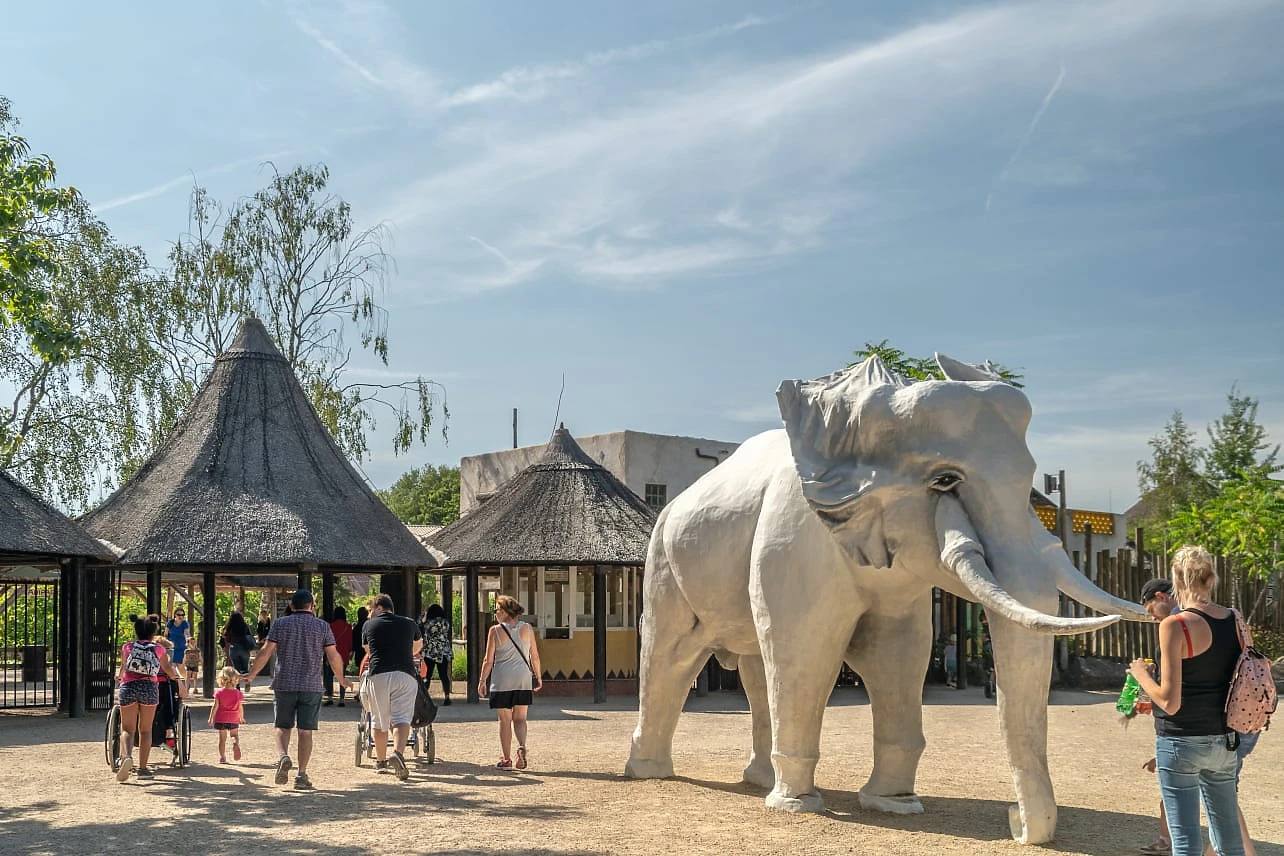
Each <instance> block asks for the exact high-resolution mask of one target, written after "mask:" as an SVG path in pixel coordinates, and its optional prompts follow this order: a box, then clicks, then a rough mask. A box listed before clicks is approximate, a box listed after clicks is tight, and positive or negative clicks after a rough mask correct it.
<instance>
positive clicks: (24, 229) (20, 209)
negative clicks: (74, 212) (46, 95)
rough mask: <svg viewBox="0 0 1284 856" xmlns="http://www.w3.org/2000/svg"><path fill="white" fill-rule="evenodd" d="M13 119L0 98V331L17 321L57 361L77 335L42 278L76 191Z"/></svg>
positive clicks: (52, 263)
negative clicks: (60, 178) (56, 308)
mask: <svg viewBox="0 0 1284 856" xmlns="http://www.w3.org/2000/svg"><path fill="white" fill-rule="evenodd" d="M17 124H18V123H17V120H16V119H14V117H13V115H12V113H11V106H10V102H9V100H8V99H6V98H4V97H0V331H3V330H4V328H8V327H10V326H16V327H18V328H20V329H21V331H22V335H23V337H24V338H25V339H26V340H27V341H28V342H29V343H30V350H31V352H32V353H33V354H35V355H36V356H37V357H38V358H39V359H41V360H45V361H52V362H62V361H65V360H66V359H67V358H68V354H69V351H70V350H71V349H72V348H74V347H75V346H76V344H77V343H78V341H79V339H78V337H77V335H76V330H75V329H74V328H71V327H68V326H67V325H66V323H65V322H64V321H63V319H60V318H59V317H58V316H57V314H56V313H55V312H54V311H53V310H52V307H51V306H50V303H51V295H50V293H49V289H48V287H47V285H46V281H47V279H48V278H49V277H50V276H52V275H54V274H55V273H56V272H57V266H58V258H57V256H58V253H57V245H58V243H59V241H60V238H61V236H60V234H59V231H58V228H57V224H58V223H59V221H60V219H61V217H62V215H63V214H65V213H66V212H68V211H69V210H71V209H72V208H74V207H76V206H77V205H78V204H79V203H80V196H79V194H78V193H77V192H76V190H75V188H72V187H58V186H57V185H56V183H55V182H56V179H57V170H56V169H54V163H53V160H52V159H51V158H49V157H48V156H46V155H35V156H33V155H32V154H31V146H30V144H29V143H28V142H27V140H26V139H25V138H24V137H20V136H18V135H17V134H16V133H14V131H15V129H16V127H17Z"/></svg>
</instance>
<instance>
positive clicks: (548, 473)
mask: <svg viewBox="0 0 1284 856" xmlns="http://www.w3.org/2000/svg"><path fill="white" fill-rule="evenodd" d="M655 518H656V515H655V512H654V511H652V510H651V508H650V507H649V506H647V504H646V503H645V502H643V501H642V499H641V498H640V497H639V496H638V495H637V494H636V493H634V492H633V491H631V490H629V488H628V487H626V486H625V484H624V483H623V482H621V481H620V480H619V479H618V478H616V477H615V476H614V475H613V474H612V473H611V472H610V471H609V470H608V469H606V467H604V466H602V465H601V464H599V463H597V462H596V461H594V460H593V459H592V458H590V457H589V456H588V455H587V454H585V453H584V450H583V449H581V448H580V446H579V444H578V443H576V442H575V439H574V438H573V437H571V434H570V432H569V431H567V430H566V427H565V426H559V427H558V429H557V430H556V431H554V432H553V436H552V438H551V439H550V440H549V441H548V446H547V447H546V448H545V451H544V454H543V456H542V457H541V458H540V459H539V460H538V461H537V462H536V463H534V464H532V465H531V466H529V467H527V468H526V469H524V470H522V471H521V472H520V473H518V474H517V475H516V476H514V477H513V479H512V480H511V481H510V482H508V484H506V485H504V487H502V488H501V489H500V490H498V491H496V492H495V494H494V495H493V496H492V497H490V499H488V500H486V502H485V503H483V504H482V505H481V506H480V507H478V508H476V509H475V510H473V511H471V512H469V513H468V514H467V515H465V516H464V517H462V518H460V519H459V520H457V521H455V522H454V523H452V524H450V525H449V526H446V527H444V528H443V529H441V530H440V531H438V532H436V533H434V534H432V535H429V536H427V538H426V539H425V540H426V542H427V543H428V545H429V547H430V548H431V549H432V550H433V551H434V553H436V554H437V558H438V559H439V561H440V564H441V567H443V568H447V567H463V566H467V565H487V566H504V565H560V564H566V565H641V564H643V563H644V562H645V561H646V549H647V543H648V542H649V541H650V539H651V530H652V529H653V528H654V527H655Z"/></svg>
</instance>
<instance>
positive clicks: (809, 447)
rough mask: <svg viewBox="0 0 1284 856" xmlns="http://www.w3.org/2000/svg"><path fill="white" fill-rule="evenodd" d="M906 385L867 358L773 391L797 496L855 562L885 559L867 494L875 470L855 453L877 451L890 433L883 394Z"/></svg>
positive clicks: (880, 563) (883, 562) (878, 518)
mask: <svg viewBox="0 0 1284 856" xmlns="http://www.w3.org/2000/svg"><path fill="white" fill-rule="evenodd" d="M907 385H908V384H907V382H906V381H905V380H904V379H903V378H901V377H900V376H899V375H897V374H896V373H894V372H892V371H890V370H889V369H888V368H887V366H885V365H884V364H883V361H882V360H880V359H879V358H878V357H876V356H875V357H870V358H869V359H867V360H865V361H864V362H862V363H858V364H856V365H854V366H850V367H848V368H846V369H844V370H842V371H839V372H835V373H834V374H831V375H827V376H825V377H821V378H817V379H815V380H809V381H803V380H787V381H784V382H782V383H781V384H780V387H779V388H778V389H777V390H776V401H777V402H778V403H779V405H780V415H781V417H782V418H783V419H784V422H785V433H786V435H788V437H789V448H790V451H791V452H792V453H793V458H794V467H795V468H796V470H797V472H798V477H799V479H800V480H801V481H802V492H803V496H804V497H805V498H806V500H807V504H808V505H810V506H811V508H812V510H813V511H815V512H816V514H817V515H818V516H819V517H820V519H821V520H822V521H824V522H825V524H826V525H827V526H829V527H830V529H831V530H839V529H842V530H843V532H842V533H841V534H840V533H838V532H835V535H836V536H837V537H839V538H840V540H841V541H842V542H843V543H844V546H845V547H846V549H847V550H848V552H849V553H850V554H851V556H852V557H853V558H854V559H855V560H856V561H858V562H859V563H860V564H862V565H872V566H874V567H880V568H881V567H887V565H888V564H889V562H890V559H889V557H888V553H887V546H886V543H885V542H884V539H883V526H882V513H881V508H880V507H879V506H880V503H879V502H878V500H877V499H876V498H871V497H870V493H871V492H872V491H873V489H874V488H875V487H877V486H879V485H878V480H877V478H876V477H877V476H878V475H879V468H878V467H877V466H876V465H875V464H874V463H873V462H872V461H871V460H869V455H868V454H863V453H862V448H865V449H868V448H874V447H877V445H878V442H879V440H880V435H882V434H884V433H885V432H886V431H888V430H892V424H893V421H894V417H892V415H891V409H890V408H891V396H892V394H893V393H895V392H896V391H897V390H899V389H901V388H903V387H905V386H907ZM877 417H881V418H877Z"/></svg>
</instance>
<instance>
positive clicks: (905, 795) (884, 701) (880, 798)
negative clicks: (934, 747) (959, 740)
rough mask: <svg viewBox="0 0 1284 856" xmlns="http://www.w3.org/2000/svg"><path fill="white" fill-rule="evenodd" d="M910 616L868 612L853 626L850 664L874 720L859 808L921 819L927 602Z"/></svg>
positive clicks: (917, 605)
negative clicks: (870, 764) (918, 784)
mask: <svg viewBox="0 0 1284 856" xmlns="http://www.w3.org/2000/svg"><path fill="white" fill-rule="evenodd" d="M930 597H931V595H930V593H929V594H927V595H925V596H924V598H923V599H922V600H920V601H917V602H915V604H914V608H913V610H912V611H911V612H910V613H907V614H898V615H877V614H871V613H866V614H865V616H864V617H863V618H862V619H861V621H860V624H859V625H857V630H856V638H855V639H854V640H853V643H852V648H851V650H849V651H848V657H847V659H848V662H850V663H851V664H852V666H853V668H855V669H856V671H857V672H859V673H860V676H861V678H862V680H864V682H865V688H866V690H867V691H868V692H869V706H870V715H871V716H872V718H873V721H874V769H873V772H872V773H870V777H869V781H867V782H866V783H865V786H864V787H862V788H861V789H860V804H861V807H862V808H866V809H871V810H874V811H886V812H892V813H894V814H919V813H920V812H922V811H923V804H922V803H921V802H919V799H918V795H917V794H915V793H914V779H915V777H916V776H917V775H918V762H919V758H921V757H922V755H923V748H924V747H925V746H926V745H927V741H926V740H925V739H924V737H923V677H924V676H925V675H926V674H927V666H928V662H929V661H930V660H931V656H932V624H931V620H930V610H929V609H928V605H927V600H928V599H929V598H930Z"/></svg>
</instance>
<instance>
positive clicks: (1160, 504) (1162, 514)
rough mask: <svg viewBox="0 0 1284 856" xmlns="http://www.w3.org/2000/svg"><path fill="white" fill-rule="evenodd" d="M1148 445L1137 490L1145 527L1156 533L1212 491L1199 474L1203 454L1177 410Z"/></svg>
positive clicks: (1139, 466) (1139, 473) (1141, 463)
mask: <svg viewBox="0 0 1284 856" xmlns="http://www.w3.org/2000/svg"><path fill="white" fill-rule="evenodd" d="M1149 442H1150V450H1151V456H1150V460H1149V461H1138V462H1137V476H1138V486H1139V487H1140V489H1141V496H1142V499H1143V501H1144V502H1145V504H1146V507H1147V515H1146V521H1145V522H1146V524H1147V527H1148V528H1150V529H1158V528H1162V527H1163V526H1164V525H1165V524H1166V523H1167V522H1168V521H1169V520H1172V518H1173V517H1174V515H1176V514H1177V513H1178V512H1180V511H1184V510H1186V509H1189V508H1191V507H1192V506H1198V505H1199V504H1200V503H1202V502H1204V501H1205V500H1207V499H1208V498H1209V497H1210V496H1212V494H1213V491H1212V488H1211V486H1210V485H1209V483H1208V479H1207V478H1205V477H1204V475H1203V472H1202V467H1203V463H1204V450H1203V449H1201V448H1199V445H1198V444H1197V443H1196V442H1195V432H1194V431H1193V430H1191V428H1190V426H1188V425H1187V424H1186V419H1185V417H1184V416H1182V413H1181V411H1180V410H1176V411H1173V415H1172V418H1170V419H1169V420H1168V424H1167V425H1165V426H1164V430H1163V433H1162V434H1159V435H1157V436H1155V437H1151V438H1150V441H1149Z"/></svg>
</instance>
